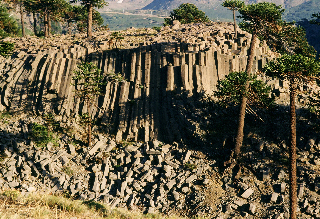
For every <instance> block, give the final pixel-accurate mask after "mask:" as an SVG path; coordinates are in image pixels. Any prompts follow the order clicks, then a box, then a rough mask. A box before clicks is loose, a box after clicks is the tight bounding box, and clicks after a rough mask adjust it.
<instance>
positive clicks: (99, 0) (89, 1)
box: [71, 0, 108, 39]
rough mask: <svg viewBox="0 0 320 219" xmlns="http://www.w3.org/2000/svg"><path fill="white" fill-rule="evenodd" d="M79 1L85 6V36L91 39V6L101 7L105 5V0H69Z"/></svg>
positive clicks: (72, 0)
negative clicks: (86, 14)
mask: <svg viewBox="0 0 320 219" xmlns="http://www.w3.org/2000/svg"><path fill="white" fill-rule="evenodd" d="M78 1H80V2H81V4H82V5H83V6H85V7H86V8H87V13H88V17H87V38H88V39H91V37H92V18H93V8H103V7H104V6H107V5H108V4H107V2H106V1H105V0H71V2H78Z"/></svg>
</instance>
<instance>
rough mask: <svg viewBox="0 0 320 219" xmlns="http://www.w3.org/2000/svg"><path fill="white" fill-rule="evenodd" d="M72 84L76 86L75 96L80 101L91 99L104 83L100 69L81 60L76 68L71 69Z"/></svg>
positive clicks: (98, 92)
mask: <svg viewBox="0 0 320 219" xmlns="http://www.w3.org/2000/svg"><path fill="white" fill-rule="evenodd" d="M73 73H74V76H72V80H74V83H73V84H72V85H73V86H75V88H76V91H75V92H76V96H77V97H78V98H79V99H80V100H81V101H82V102H88V101H92V100H93V99H94V98H95V97H96V96H97V95H100V94H101V91H102V90H101V86H102V85H104V84H105V82H103V79H104V78H105V77H104V76H103V75H102V74H101V70H100V69H98V67H97V66H96V65H95V64H93V63H90V62H81V63H80V65H78V68H77V69H76V70H75V71H73Z"/></svg>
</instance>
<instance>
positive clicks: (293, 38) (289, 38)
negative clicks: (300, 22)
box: [268, 22, 316, 57]
mask: <svg viewBox="0 0 320 219" xmlns="http://www.w3.org/2000/svg"><path fill="white" fill-rule="evenodd" d="M273 36H274V38H272V39H271V38H269V40H268V44H269V46H271V47H272V48H274V49H275V50H277V51H278V52H280V53H282V54H283V53H289V54H292V53H294V54H301V55H303V56H307V57H315V56H316V50H315V49H314V48H313V47H312V46H310V45H309V43H308V41H307V38H306V32H305V29H304V28H303V27H301V26H296V25H295V24H294V23H287V22H281V23H280V25H279V30H277V31H275V32H274V33H273Z"/></svg>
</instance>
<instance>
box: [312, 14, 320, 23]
mask: <svg viewBox="0 0 320 219" xmlns="http://www.w3.org/2000/svg"><path fill="white" fill-rule="evenodd" d="M310 23H311V24H317V25H320V13H314V14H312V20H310Z"/></svg>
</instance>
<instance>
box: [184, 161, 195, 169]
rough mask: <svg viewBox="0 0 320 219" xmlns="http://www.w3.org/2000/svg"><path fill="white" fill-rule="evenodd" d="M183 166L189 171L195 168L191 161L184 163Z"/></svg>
mask: <svg viewBox="0 0 320 219" xmlns="http://www.w3.org/2000/svg"><path fill="white" fill-rule="evenodd" d="M184 167H185V168H186V169H187V170H190V171H192V170H195V169H197V165H195V164H193V163H186V164H185V165H184Z"/></svg>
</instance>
